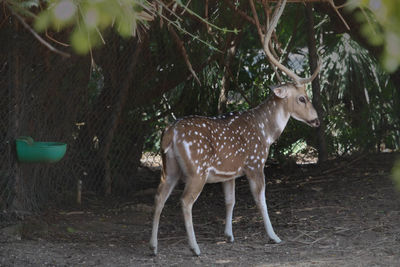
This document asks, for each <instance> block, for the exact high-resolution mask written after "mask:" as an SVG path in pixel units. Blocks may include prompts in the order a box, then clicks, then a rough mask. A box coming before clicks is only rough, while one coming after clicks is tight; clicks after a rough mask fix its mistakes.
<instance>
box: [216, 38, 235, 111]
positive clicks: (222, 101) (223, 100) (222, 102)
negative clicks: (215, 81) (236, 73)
mask: <svg viewBox="0 0 400 267" xmlns="http://www.w3.org/2000/svg"><path fill="white" fill-rule="evenodd" d="M229 39H230V40H232V41H229V40H228V42H227V50H226V53H225V60H224V76H223V77H222V81H221V92H220V94H219V99H218V114H222V113H225V112H226V104H227V100H228V98H227V95H228V91H229V87H230V75H229V68H230V65H231V62H232V59H233V58H234V56H235V54H236V48H237V41H238V39H239V36H238V35H235V36H233V38H229Z"/></svg>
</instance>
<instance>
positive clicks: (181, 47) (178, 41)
mask: <svg viewBox="0 0 400 267" xmlns="http://www.w3.org/2000/svg"><path fill="white" fill-rule="evenodd" d="M168 31H169V32H170V33H171V35H172V37H173V38H174V40H175V43H176V45H177V46H178V49H179V51H180V52H181V54H182V56H183V59H184V60H185V63H186V66H187V67H188V69H189V71H190V72H191V73H192V75H193V77H194V78H195V80H196V81H197V82H198V83H199V85H201V82H200V80H199V78H198V77H197V75H196V72H195V71H194V70H193V67H192V64H191V63H190V60H189V56H188V54H187V51H186V48H185V46H184V45H183V42H182V40H181V39H180V38H179V36H178V34H177V33H176V31H175V30H174V28H173V27H171V26H169V27H168Z"/></svg>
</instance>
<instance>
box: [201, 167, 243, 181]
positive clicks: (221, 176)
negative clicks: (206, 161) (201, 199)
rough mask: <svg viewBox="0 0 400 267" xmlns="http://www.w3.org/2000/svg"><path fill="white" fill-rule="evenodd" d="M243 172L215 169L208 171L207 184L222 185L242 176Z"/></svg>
mask: <svg viewBox="0 0 400 267" xmlns="http://www.w3.org/2000/svg"><path fill="white" fill-rule="evenodd" d="M242 175H243V174H242V172H241V171H240V169H239V170H237V171H221V170H217V169H215V168H213V167H211V168H209V169H208V174H207V178H206V183H221V182H226V181H229V180H232V179H235V178H238V177H240V176H242Z"/></svg>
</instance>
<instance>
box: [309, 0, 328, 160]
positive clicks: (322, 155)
mask: <svg viewBox="0 0 400 267" xmlns="http://www.w3.org/2000/svg"><path fill="white" fill-rule="evenodd" d="M312 8H313V6H312V4H311V3H307V4H306V7H305V13H306V19H307V23H306V25H307V44H308V56H309V61H310V68H311V73H313V72H314V71H315V69H316V68H317V65H318V54H317V45H316V40H315V30H314V17H313V11H312ZM312 92H313V97H312V98H313V99H312V101H313V104H314V107H315V109H316V110H317V113H318V117H319V118H320V122H321V124H320V126H319V127H318V128H317V130H316V132H317V140H318V143H317V148H318V162H319V163H320V162H323V161H326V160H327V159H328V151H327V147H326V140H325V128H326V125H325V122H324V109H323V107H322V101H321V86H320V82H319V78H318V76H317V77H316V78H315V79H314V80H313V82H312Z"/></svg>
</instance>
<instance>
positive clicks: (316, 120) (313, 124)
mask: <svg viewBox="0 0 400 267" xmlns="http://www.w3.org/2000/svg"><path fill="white" fill-rule="evenodd" d="M309 123H310V124H311V125H312V126H314V127H319V125H320V122H319V119H318V118H316V119H314V120H312V121H309Z"/></svg>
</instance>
